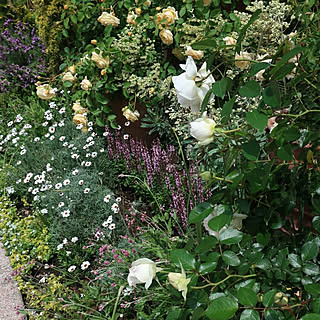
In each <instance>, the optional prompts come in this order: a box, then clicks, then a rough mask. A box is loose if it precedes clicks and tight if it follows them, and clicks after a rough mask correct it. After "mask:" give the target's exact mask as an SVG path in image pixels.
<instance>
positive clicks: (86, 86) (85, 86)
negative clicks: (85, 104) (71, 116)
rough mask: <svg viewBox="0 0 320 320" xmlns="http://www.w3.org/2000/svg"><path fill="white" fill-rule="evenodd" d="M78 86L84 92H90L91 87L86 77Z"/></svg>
mask: <svg viewBox="0 0 320 320" xmlns="http://www.w3.org/2000/svg"><path fill="white" fill-rule="evenodd" d="M80 85H81V89H83V90H86V91H88V90H90V89H91V87H92V83H91V82H90V81H89V80H88V79H87V76H86V77H85V78H84V79H83V80H82V81H81V83H80Z"/></svg>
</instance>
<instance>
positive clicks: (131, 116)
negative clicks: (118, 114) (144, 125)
mask: <svg viewBox="0 0 320 320" xmlns="http://www.w3.org/2000/svg"><path fill="white" fill-rule="evenodd" d="M122 112H123V116H124V117H125V118H126V119H127V120H129V121H131V122H134V121H137V120H138V119H139V117H140V113H139V111H138V110H135V111H131V110H130V109H129V107H128V106H126V107H124V108H123V109H122Z"/></svg>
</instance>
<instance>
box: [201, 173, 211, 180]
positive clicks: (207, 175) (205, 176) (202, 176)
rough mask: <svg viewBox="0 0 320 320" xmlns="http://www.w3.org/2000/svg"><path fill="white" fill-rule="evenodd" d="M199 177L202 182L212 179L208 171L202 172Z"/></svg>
mask: <svg viewBox="0 0 320 320" xmlns="http://www.w3.org/2000/svg"><path fill="white" fill-rule="evenodd" d="M200 177H201V178H202V179H203V180H204V181H210V180H211V178H212V175H211V172H210V171H204V172H201V173H200Z"/></svg>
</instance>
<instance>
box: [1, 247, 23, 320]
mask: <svg viewBox="0 0 320 320" xmlns="http://www.w3.org/2000/svg"><path fill="white" fill-rule="evenodd" d="M12 272H13V271H12V268H11V266H10V260H9V258H8V257H6V255H5V250H4V249H3V247H2V244H1V243H0V320H22V319H24V316H23V315H21V314H20V315H19V313H18V312H17V310H19V309H22V308H23V301H22V297H21V293H20V291H19V289H18V287H17V285H16V283H15V281H14V279H13V277H12V276H11V274H12Z"/></svg>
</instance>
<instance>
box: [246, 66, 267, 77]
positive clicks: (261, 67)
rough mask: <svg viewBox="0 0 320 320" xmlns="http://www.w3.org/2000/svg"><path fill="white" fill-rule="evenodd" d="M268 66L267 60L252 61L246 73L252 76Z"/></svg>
mask: <svg viewBox="0 0 320 320" xmlns="http://www.w3.org/2000/svg"><path fill="white" fill-rule="evenodd" d="M269 66H270V63H267V62H260V63H254V64H253V65H252V67H251V69H250V71H249V73H248V77H252V76H254V75H255V74H257V73H258V72H259V71H261V70H264V69H267V68H268V67H269Z"/></svg>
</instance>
